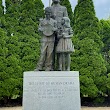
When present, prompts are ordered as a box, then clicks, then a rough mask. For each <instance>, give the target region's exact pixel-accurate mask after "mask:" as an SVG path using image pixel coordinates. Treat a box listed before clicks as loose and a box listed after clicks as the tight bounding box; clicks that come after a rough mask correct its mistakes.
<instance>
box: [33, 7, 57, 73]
mask: <svg viewBox="0 0 110 110" xmlns="http://www.w3.org/2000/svg"><path fill="white" fill-rule="evenodd" d="M51 14H52V11H51V8H50V7H47V8H46V9H45V18H44V19H41V20H40V24H39V29H38V30H39V31H40V33H41V36H42V38H41V56H40V59H39V62H38V64H37V68H36V69H35V71H41V70H43V67H45V71H52V70H53V68H52V63H53V50H54V42H55V34H54V33H55V31H57V22H56V21H55V20H53V19H52V18H51Z"/></svg>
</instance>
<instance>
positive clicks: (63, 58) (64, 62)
mask: <svg viewBox="0 0 110 110" xmlns="http://www.w3.org/2000/svg"><path fill="white" fill-rule="evenodd" d="M62 54H63V55H62V61H63V71H65V70H66V68H65V66H66V61H65V58H66V57H65V53H62Z"/></svg>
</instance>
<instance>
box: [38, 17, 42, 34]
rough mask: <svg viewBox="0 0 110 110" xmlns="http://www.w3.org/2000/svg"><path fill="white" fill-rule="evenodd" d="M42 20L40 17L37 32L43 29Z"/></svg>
mask: <svg viewBox="0 0 110 110" xmlns="http://www.w3.org/2000/svg"><path fill="white" fill-rule="evenodd" d="M42 22H43V19H40V23H39V27H38V31H39V32H42V31H43V28H42V24H43V23H42Z"/></svg>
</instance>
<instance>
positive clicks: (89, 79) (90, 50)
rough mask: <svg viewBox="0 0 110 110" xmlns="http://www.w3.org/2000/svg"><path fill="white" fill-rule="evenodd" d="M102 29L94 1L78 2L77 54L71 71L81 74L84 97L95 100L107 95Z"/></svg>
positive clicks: (74, 39)
mask: <svg viewBox="0 0 110 110" xmlns="http://www.w3.org/2000/svg"><path fill="white" fill-rule="evenodd" d="M100 29H101V28H100V23H99V21H98V19H97V18H96V17H95V10H94V5H93V1H92V0H78V4H77V6H76V8H75V11H74V38H73V42H74V45H75V53H73V56H72V66H71V69H72V70H78V71H79V72H80V81H81V96H82V97H83V96H88V97H92V98H93V97H98V95H103V94H104V93H106V87H105V84H106V74H105V73H106V67H105V63H104V59H103V58H102V55H101V48H102V47H103V43H102V41H101V40H102V39H101V37H100Z"/></svg>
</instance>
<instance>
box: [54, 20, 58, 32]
mask: <svg viewBox="0 0 110 110" xmlns="http://www.w3.org/2000/svg"><path fill="white" fill-rule="evenodd" d="M54 31H57V22H56V21H55V22H54Z"/></svg>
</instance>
